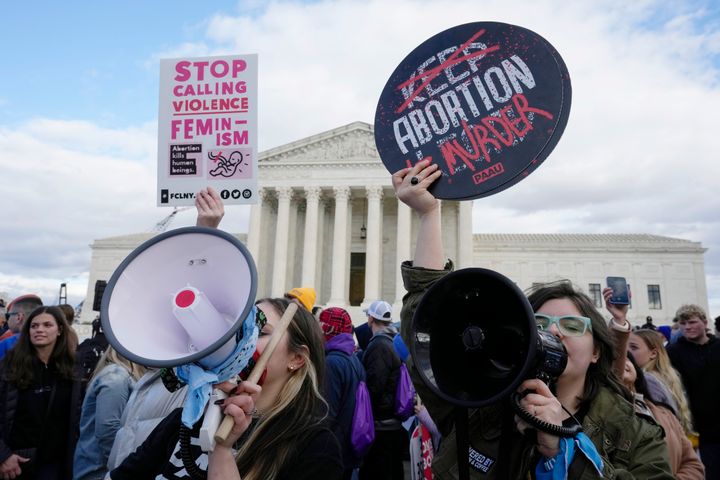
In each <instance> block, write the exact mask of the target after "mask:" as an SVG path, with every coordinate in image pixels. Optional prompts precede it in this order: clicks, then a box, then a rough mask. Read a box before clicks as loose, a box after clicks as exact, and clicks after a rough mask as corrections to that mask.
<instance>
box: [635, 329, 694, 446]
mask: <svg viewBox="0 0 720 480" xmlns="http://www.w3.org/2000/svg"><path fill="white" fill-rule="evenodd" d="M663 339H664V337H663V336H662V335H661V334H659V333H658V332H656V331H654V330H642V329H641V330H635V331H634V332H633V333H631V334H630V341H629V344H628V350H630V351H631V352H632V354H633V356H634V357H635V360H636V361H637V363H638V365H639V366H640V368H642V369H643V371H644V372H646V373H648V372H649V373H652V374H653V375H654V376H655V377H657V378H658V379H660V380H661V381H662V382H663V384H665V386H666V387H667V388H668V389H669V390H670V393H671V394H672V398H673V400H674V401H675V405H677V416H678V420H680V425H682V427H683V430H684V431H685V434H686V435H693V434H694V432H695V430H694V428H693V424H692V415H691V414H690V406H689V405H688V401H687V396H686V395H685V390H684V388H683V384H682V380H680V376H679V375H678V373H677V371H676V370H675V369H674V368H673V366H672V364H671V363H670V357H668V354H667V351H666V350H665V347H664V346H663Z"/></svg>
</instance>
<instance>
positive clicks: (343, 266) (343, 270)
mask: <svg viewBox="0 0 720 480" xmlns="http://www.w3.org/2000/svg"><path fill="white" fill-rule="evenodd" d="M333 192H334V193H335V226H334V231H333V249H332V252H333V256H332V279H331V286H330V301H329V302H328V304H330V305H339V306H346V305H347V304H348V300H347V296H348V292H347V288H346V278H347V253H348V252H347V243H348V242H347V225H348V199H349V198H350V187H333Z"/></svg>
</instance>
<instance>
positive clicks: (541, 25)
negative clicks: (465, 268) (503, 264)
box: [0, 0, 720, 315]
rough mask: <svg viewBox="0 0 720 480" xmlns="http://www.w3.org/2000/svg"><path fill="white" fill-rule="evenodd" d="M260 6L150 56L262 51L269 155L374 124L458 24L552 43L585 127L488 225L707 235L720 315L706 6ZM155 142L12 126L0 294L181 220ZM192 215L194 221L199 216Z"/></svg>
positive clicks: (711, 34)
mask: <svg viewBox="0 0 720 480" xmlns="http://www.w3.org/2000/svg"><path fill="white" fill-rule="evenodd" d="M257 7H258V5H253V8H252V9H251V10H250V11H248V10H245V12H246V13H245V14H244V15H242V14H240V15H236V14H234V13H235V12H232V13H233V14H217V15H215V16H213V17H211V18H208V19H199V20H198V23H197V25H204V26H205V27H204V28H206V31H205V36H206V38H205V41H191V42H187V43H184V44H180V45H174V46H172V45H171V46H159V47H158V53H157V55H155V56H153V57H152V58H150V59H145V62H146V66H148V67H149V68H150V67H151V68H156V64H157V60H158V59H159V58H168V57H179V56H203V55H221V54H230V53H234V54H235V53H258V54H259V59H260V98H259V105H260V107H259V112H260V128H259V132H260V148H261V149H267V148H272V147H275V146H278V145H281V144H283V143H287V142H291V141H294V140H298V139H300V138H303V137H305V136H308V135H312V134H316V133H319V132H322V131H325V130H329V129H332V128H335V127H337V126H340V125H343V124H347V123H350V122H353V121H356V120H363V121H366V122H372V121H373V117H374V111H375V107H376V103H377V100H378V97H379V95H380V92H381V90H382V88H383V86H384V84H385V81H386V80H387V78H388V77H389V76H390V74H391V73H392V71H393V70H394V69H395V67H396V65H397V64H398V63H399V62H400V61H401V60H402V59H403V58H404V57H405V55H407V54H408V53H409V52H410V51H411V50H412V49H413V48H415V47H416V46H417V45H418V44H420V43H421V42H423V41H424V40H425V39H427V38H429V37H430V36H432V35H434V34H436V33H438V32H440V31H442V30H444V29H446V28H450V27H452V26H454V25H458V24H461V23H467V22H472V21H501V22H506V23H514V24H518V25H522V26H524V27H526V28H529V29H531V30H534V31H536V32H537V33H539V34H541V35H542V36H544V37H545V38H546V39H547V40H549V41H550V42H551V43H552V44H553V45H554V46H555V47H556V49H557V50H558V51H559V52H560V53H561V54H562V56H563V58H564V60H565V62H566V64H567V66H568V69H569V71H570V75H571V78H572V83H573V103H572V109H571V114H570V120H569V122H568V126H567V129H566V132H565V134H564V136H563V138H562V139H561V141H560V143H559V145H558V147H557V148H556V150H555V151H554V152H553V154H552V155H551V156H550V157H549V158H548V159H547V160H546V161H545V163H544V164H543V165H542V166H541V167H540V168H539V169H538V170H537V172H535V173H533V175H532V176H531V177H530V180H528V181H525V182H521V183H520V184H518V185H516V186H515V187H513V188H512V189H511V190H508V191H506V192H503V193H501V194H498V195H495V196H493V197H489V198H486V199H482V200H480V201H478V202H476V206H475V211H474V215H475V228H476V231H506V232H627V233H630V232H632V233H638V232H644V233H654V234H660V235H669V236H677V237H682V238H688V239H691V240H696V241H701V242H703V245H704V246H705V247H708V248H710V250H709V251H708V253H707V254H706V269H707V272H708V289H709V292H710V296H711V308H712V309H713V310H714V314H715V315H717V314H718V313H720V311H719V310H720V280H718V279H720V254H718V253H717V252H720V220H718V219H719V218H720V217H718V215H717V212H718V211H720V200H718V196H717V195H716V193H715V192H716V190H717V186H716V184H717V179H718V178H720V165H718V163H717V153H716V152H717V148H716V146H715V142H716V137H717V134H716V133H715V122H714V119H715V118H716V117H717V113H716V112H717V111H718V110H720V88H719V87H718V72H719V69H718V66H717V54H718V52H720V35H719V34H718V33H717V31H718V29H717V28H716V27H717V22H715V24H712V22H710V23H709V24H708V20H707V15H706V12H705V11H703V10H702V9H701V8H694V7H686V6H685V3H684V2H680V1H676V2H667V1H660V0H643V1H639V2H626V1H624V0H608V1H603V2H591V1H581V2H564V1H560V0H539V1H536V2H522V3H521V2H506V1H500V0H489V1H484V2H482V4H478V2H477V1H474V0H473V1H471V0H467V1H462V0H458V1H452V2H450V1H409V0H398V1H394V2H385V1H380V0H371V1H363V2H360V1H320V2H314V3H295V2H288V1H282V2H270V3H268V4H267V5H266V6H265V8H264V9H259V8H257ZM703 22H705V23H703ZM648 25H650V26H652V28H649V27H648ZM0 104H1V103H0ZM129 123H130V122H128V121H124V122H123V124H129ZM155 135H156V134H155V125H152V124H142V125H136V126H135V127H133V128H125V129H113V128H101V127H98V126H97V125H94V124H93V123H92V122H91V121H89V120H87V119H80V120H78V121H57V120H51V119H38V120H36V121H33V122H30V123H28V124H26V125H22V126H20V127H17V128H12V129H11V128H8V127H5V128H3V127H1V126H0V151H3V155H2V156H0V168H2V169H3V179H6V178H11V179H12V181H10V182H8V181H3V182H2V184H1V185H2V186H0V195H1V196H2V199H3V204H4V207H3V208H4V213H5V214H4V217H5V219H6V220H9V221H8V222H5V225H12V227H6V228H4V232H3V234H4V236H5V239H4V240H3V252H2V254H0V272H10V275H8V274H5V275H0V290H3V289H4V285H5V284H6V282H10V281H13V282H17V281H19V280H12V279H13V278H16V277H14V276H13V275H22V276H25V273H24V272H23V273H20V270H19V268H20V266H21V265H25V266H26V267H25V268H26V269H30V270H31V271H32V272H31V273H29V274H28V275H27V276H28V277H30V278H33V279H38V278H41V277H42V272H43V271H44V270H47V271H49V272H48V276H49V277H51V278H56V279H59V278H62V275H61V274H60V272H72V275H80V274H81V273H80V272H82V271H84V270H86V269H87V268H88V267H87V258H86V257H87V256H88V255H89V249H88V248H87V245H88V244H89V243H91V242H92V240H93V239H94V238H99V237H103V236H109V235H116V234H125V233H130V232H137V231H143V230H149V229H150V228H151V227H152V225H154V223H155V222H157V221H159V220H160V219H161V218H162V217H163V216H164V215H166V214H167V213H168V211H167V210H162V209H158V208H155V207H153V206H152V205H154V194H155V193H154V190H155V162H154V159H155V142H156V138H155ZM231 208H236V207H231ZM246 219H247V211H246V210H241V209H238V210H235V211H232V212H229V214H228V215H227V216H226V222H229V223H225V224H224V225H225V228H227V229H228V230H233V229H234V228H236V226H242V227H244V225H245V222H246ZM176 222H177V223H175V224H174V226H179V225H182V224H191V223H192V212H184V214H181V215H179V218H178V219H176ZM183 222H185V223H183ZM233 222H236V223H233ZM39 232H43V233H44V234H43V235H39ZM6 241H7V242H8V243H7V244H8V245H9V246H10V248H9V249H8V250H7V252H8V253H5V252H6V249H5V247H4V245H5V244H6ZM10 267H11V268H12V269H11V270H8V268H10ZM52 272H55V273H52ZM84 288H85V286H83V289H84Z"/></svg>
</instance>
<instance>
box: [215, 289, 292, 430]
mask: <svg viewBox="0 0 720 480" xmlns="http://www.w3.org/2000/svg"><path fill="white" fill-rule="evenodd" d="M297 309H298V306H297V304H295V303H290V304H289V305H288V307H287V308H286V309H285V313H283V315H282V317H281V318H280V322H279V323H278V325H277V327H276V328H275V329H274V330H273V333H272V335H271V336H270V342H268V344H267V346H266V347H265V350H264V351H263V353H262V355H260V358H259V359H258V361H257V363H256V364H255V367H254V368H253V370H252V372H250V375H249V376H248V378H247V381H248V382H250V383H257V382H258V380H260V378H261V377H262V375H263V372H264V371H265V367H266V366H267V363H268V360H270V357H271V356H272V354H273V352H274V351H275V347H277V346H278V343H280V339H281V338H282V337H283V335H284V334H285V331H286V330H287V328H288V326H289V325H290V322H291V321H292V319H293V317H294V316H295V312H296V311H297ZM234 424H235V421H234V420H233V418H232V417H231V416H230V415H225V418H224V419H223V421H222V423H221V424H220V427H219V428H218V429H217V432H215V441H216V442H225V441H226V440H227V438H228V435H230V432H231V431H232V427H233V425H234Z"/></svg>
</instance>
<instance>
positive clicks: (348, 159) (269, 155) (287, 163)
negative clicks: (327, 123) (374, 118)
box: [258, 122, 387, 180]
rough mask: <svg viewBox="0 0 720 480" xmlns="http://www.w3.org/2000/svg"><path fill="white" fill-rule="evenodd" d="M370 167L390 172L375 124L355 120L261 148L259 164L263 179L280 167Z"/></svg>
mask: <svg viewBox="0 0 720 480" xmlns="http://www.w3.org/2000/svg"><path fill="white" fill-rule="evenodd" d="M368 167H369V168H372V169H378V170H379V171H381V172H382V171H384V172H385V175H387V171H386V170H385V168H384V166H383V164H382V162H381V161H380V156H379V155H378V152H377V149H376V148H375V138H374V134H373V127H372V125H370V124H368V123H365V122H353V123H351V124H349V125H345V126H342V127H339V128H335V129H333V130H330V131H327V132H323V133H319V134H317V135H313V136H311V137H307V138H304V139H302V140H298V141H296V142H292V143H288V144H286V145H282V146H279V147H276V148H273V149H270V150H266V151H264V152H261V153H260V159H259V165H258V168H259V172H260V179H261V180H262V179H263V178H265V177H268V176H274V173H273V172H275V171H278V170H282V171H284V172H287V171H288V170H291V171H293V172H295V171H299V170H308V169H309V170H310V172H313V171H319V170H325V171H327V169H343V170H347V169H361V168H368ZM345 175H347V173H345Z"/></svg>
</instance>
